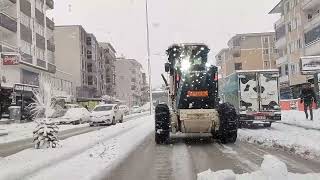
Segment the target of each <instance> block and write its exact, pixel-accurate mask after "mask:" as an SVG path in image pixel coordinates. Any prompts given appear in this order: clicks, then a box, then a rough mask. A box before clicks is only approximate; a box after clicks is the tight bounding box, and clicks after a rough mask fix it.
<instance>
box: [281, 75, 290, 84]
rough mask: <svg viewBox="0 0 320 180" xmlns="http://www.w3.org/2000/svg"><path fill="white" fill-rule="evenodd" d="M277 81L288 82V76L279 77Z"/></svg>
mask: <svg viewBox="0 0 320 180" xmlns="http://www.w3.org/2000/svg"><path fill="white" fill-rule="evenodd" d="M279 81H280V83H285V82H288V81H289V76H288V75H284V76H281V77H279Z"/></svg>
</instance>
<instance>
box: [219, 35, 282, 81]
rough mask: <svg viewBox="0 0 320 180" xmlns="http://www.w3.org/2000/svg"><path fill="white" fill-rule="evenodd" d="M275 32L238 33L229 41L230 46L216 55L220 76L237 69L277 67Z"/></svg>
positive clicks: (222, 76) (223, 76)
mask: <svg viewBox="0 0 320 180" xmlns="http://www.w3.org/2000/svg"><path fill="white" fill-rule="evenodd" d="M274 37H275V33H272V32H265V33H249V34H237V35H235V36H234V37H232V38H231V39H230V40H229V41H228V46H229V47H228V48H224V49H222V50H221V51H220V52H219V53H218V54H217V55H216V62H217V65H218V66H219V67H220V71H219V76H220V78H225V77H226V76H228V75H230V74H232V73H234V72H235V71H237V70H256V69H274V68H276V61H275V59H276V57H277V54H278V53H277V51H276V50H275V49H274Z"/></svg>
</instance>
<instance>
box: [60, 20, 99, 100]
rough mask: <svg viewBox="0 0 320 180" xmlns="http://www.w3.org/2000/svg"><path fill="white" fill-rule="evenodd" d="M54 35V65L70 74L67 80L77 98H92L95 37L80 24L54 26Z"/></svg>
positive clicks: (94, 69) (94, 72)
mask: <svg viewBox="0 0 320 180" xmlns="http://www.w3.org/2000/svg"><path fill="white" fill-rule="evenodd" d="M54 37H55V42H56V51H55V59H56V65H57V66H58V67H60V68H61V70H62V71H64V72H68V73H70V74H71V75H72V78H71V79H69V80H70V81H71V82H72V84H73V89H72V91H73V93H74V94H75V96H76V97H77V98H93V97H94V96H95V94H96V88H95V85H94V84H96V72H97V66H96V61H94V60H95V59H96V56H95V55H94V56H93V55H92V51H93V50H96V48H95V47H94V46H93V45H92V44H94V43H95V42H96V41H95V42H92V40H93V41H94V40H95V38H94V37H93V36H92V35H88V33H87V32H86V31H85V30H84V29H83V27H82V26H80V25H70V26H56V27H55V30H54ZM91 42H92V43H91ZM87 44H88V45H87Z"/></svg>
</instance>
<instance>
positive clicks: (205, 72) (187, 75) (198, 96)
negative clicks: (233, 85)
mask: <svg viewBox="0 0 320 180" xmlns="http://www.w3.org/2000/svg"><path fill="white" fill-rule="evenodd" d="M209 51H210V50H209V48H208V47H207V46H206V45H204V44H182V45H173V46H171V47H170V48H169V49H168V50H167V54H168V57H169V58H168V61H169V62H168V63H166V64H165V70H166V71H167V72H169V73H170V76H171V78H172V82H174V84H173V86H174V87H173V91H174V93H175V94H176V99H175V104H176V107H177V108H178V109H215V108H216V107H217V105H218V103H219V99H218V68H217V67H216V66H212V65H210V64H209V63H208V62H207V59H208V53H209Z"/></svg>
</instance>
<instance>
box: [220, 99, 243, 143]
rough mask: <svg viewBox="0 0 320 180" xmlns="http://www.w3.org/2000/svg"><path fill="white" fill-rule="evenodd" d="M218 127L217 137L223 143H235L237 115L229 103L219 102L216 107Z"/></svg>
mask: <svg viewBox="0 0 320 180" xmlns="http://www.w3.org/2000/svg"><path fill="white" fill-rule="evenodd" d="M218 113H219V118H220V127H219V132H218V137H219V139H220V141H221V143H223V144H227V143H235V142H236V140H237V132H238V122H239V116H238V114H237V112H236V109H235V108H234V106H233V105H231V104H230V103H223V104H220V105H219V107H218Z"/></svg>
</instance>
